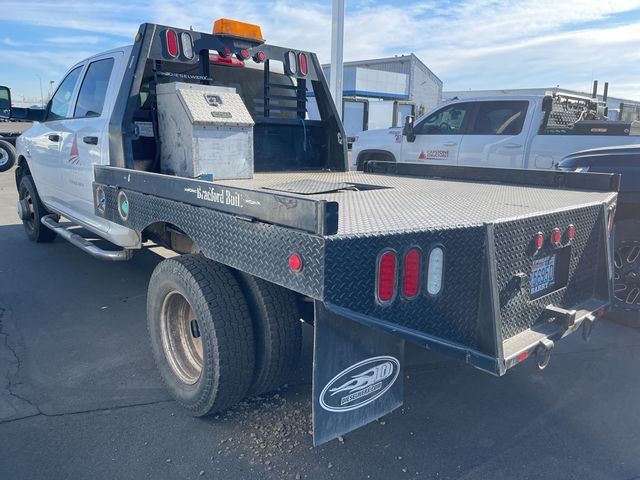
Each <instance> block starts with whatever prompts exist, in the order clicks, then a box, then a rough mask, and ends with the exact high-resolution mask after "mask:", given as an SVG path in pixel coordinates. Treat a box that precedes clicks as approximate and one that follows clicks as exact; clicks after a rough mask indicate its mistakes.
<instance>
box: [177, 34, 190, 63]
mask: <svg viewBox="0 0 640 480" xmlns="http://www.w3.org/2000/svg"><path fill="white" fill-rule="evenodd" d="M180 43H181V44H182V54H183V55H184V56H185V58H186V59H187V60H191V59H192V58H193V39H192V38H191V35H189V34H188V33H187V32H182V33H181V34H180Z"/></svg>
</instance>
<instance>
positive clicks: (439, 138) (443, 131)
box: [401, 103, 473, 165]
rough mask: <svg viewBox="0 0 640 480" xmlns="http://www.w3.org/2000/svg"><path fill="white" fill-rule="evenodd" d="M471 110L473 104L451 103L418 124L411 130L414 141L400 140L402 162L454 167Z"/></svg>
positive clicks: (405, 138)
mask: <svg viewBox="0 0 640 480" xmlns="http://www.w3.org/2000/svg"><path fill="white" fill-rule="evenodd" d="M472 109H473V104H472V103H454V104H450V105H447V106H445V107H442V108H441V109H440V110H436V111H435V112H433V113H432V114H431V115H429V116H428V117H426V118H424V119H422V120H420V121H419V122H417V123H416V125H414V127H413V135H414V136H415V140H414V141H413V142H411V141H410V140H411V138H407V137H403V139H402V153H401V158H402V161H403V162H410V163H428V164H449V165H456V164H457V163H458V150H459V149H460V143H461V142H462V137H463V133H464V130H465V128H466V127H467V123H468V122H469V118H470V113H471V110H472Z"/></svg>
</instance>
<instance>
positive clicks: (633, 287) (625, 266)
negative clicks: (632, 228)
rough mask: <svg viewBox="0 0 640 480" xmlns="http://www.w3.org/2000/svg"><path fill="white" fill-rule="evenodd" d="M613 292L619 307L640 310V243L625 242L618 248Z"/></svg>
mask: <svg viewBox="0 0 640 480" xmlns="http://www.w3.org/2000/svg"><path fill="white" fill-rule="evenodd" d="M613 291H614V295H615V298H616V302H617V303H618V305H620V306H622V307H623V308H626V309H635V310H637V309H640V241H623V242H620V244H619V245H618V247H617V248H616V255H615V272H614V289H613Z"/></svg>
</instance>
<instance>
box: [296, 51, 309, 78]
mask: <svg viewBox="0 0 640 480" xmlns="http://www.w3.org/2000/svg"><path fill="white" fill-rule="evenodd" d="M298 70H299V72H300V75H303V76H305V75H307V73H309V66H308V65H307V55H306V54H304V53H299V54H298Z"/></svg>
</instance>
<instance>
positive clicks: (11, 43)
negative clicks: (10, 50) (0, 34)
mask: <svg viewBox="0 0 640 480" xmlns="http://www.w3.org/2000/svg"><path fill="white" fill-rule="evenodd" d="M2 43H3V44H4V45H7V46H9V47H19V46H20V43H18V42H16V41H14V40H12V39H10V38H3V39H2Z"/></svg>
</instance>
